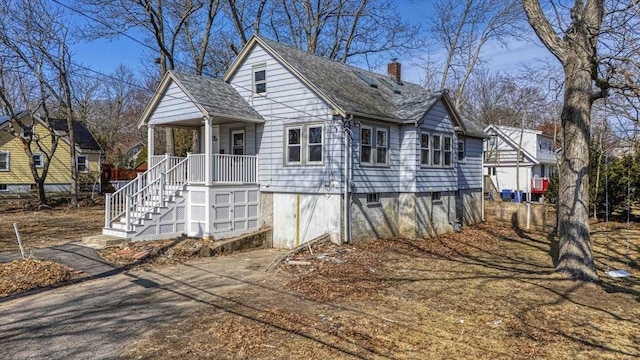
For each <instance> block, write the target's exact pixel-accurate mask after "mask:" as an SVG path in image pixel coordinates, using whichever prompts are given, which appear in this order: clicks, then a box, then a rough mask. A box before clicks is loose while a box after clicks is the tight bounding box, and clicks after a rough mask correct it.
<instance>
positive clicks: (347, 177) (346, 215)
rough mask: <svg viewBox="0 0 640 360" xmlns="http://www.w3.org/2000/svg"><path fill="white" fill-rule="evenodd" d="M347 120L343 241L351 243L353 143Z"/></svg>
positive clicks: (345, 124) (345, 129) (345, 125)
mask: <svg viewBox="0 0 640 360" xmlns="http://www.w3.org/2000/svg"><path fill="white" fill-rule="evenodd" d="M351 119H353V115H351V118H350V120H351ZM347 124H348V123H347V122H345V123H344V124H343V126H344V129H343V132H344V204H343V205H344V209H343V214H344V219H343V220H344V225H343V226H344V238H343V242H344V243H349V242H350V241H351V236H350V235H351V231H350V225H351V222H350V220H351V212H350V211H349V210H350V207H351V198H350V195H349V187H350V186H351V179H350V171H349V170H350V159H351V143H350V141H349V128H348V127H347Z"/></svg>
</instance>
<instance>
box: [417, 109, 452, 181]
mask: <svg viewBox="0 0 640 360" xmlns="http://www.w3.org/2000/svg"><path fill="white" fill-rule="evenodd" d="M419 130H420V131H426V132H429V133H430V134H441V135H444V136H451V140H452V141H453V159H452V161H453V165H454V166H451V167H443V166H428V167H421V166H420V165H419V164H420V153H419V152H418V153H417V154H416V163H417V164H418V166H417V171H416V192H432V191H450V190H455V189H456V188H457V186H458V179H457V175H458V174H457V171H456V167H455V162H456V156H455V154H456V152H455V151H456V148H455V146H456V143H457V137H456V136H455V134H454V132H453V122H452V120H451V116H450V115H449V112H448V111H447V108H446V107H445V106H444V104H443V103H442V101H438V102H437V103H436V104H435V105H434V106H433V107H432V108H431V109H430V110H429V112H427V114H425V116H424V118H423V121H422V124H421V125H420V129H419ZM415 146H416V147H417V148H418V149H419V146H420V143H419V142H417V141H416V145H415ZM431 152H433V149H432V150H431Z"/></svg>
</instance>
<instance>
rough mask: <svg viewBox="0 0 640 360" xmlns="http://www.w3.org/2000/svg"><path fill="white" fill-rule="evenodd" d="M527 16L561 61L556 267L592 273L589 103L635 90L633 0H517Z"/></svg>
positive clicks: (577, 275)
mask: <svg viewBox="0 0 640 360" xmlns="http://www.w3.org/2000/svg"><path fill="white" fill-rule="evenodd" d="M522 2H523V5H524V10H525V13H526V14H527V18H528V21H529V24H530V25H531V27H532V28H533V30H534V31H535V33H536V34H537V35H538V37H539V38H540V40H541V41H542V42H543V43H544V45H545V46H546V47H547V48H548V49H549V51H551V53H553V55H554V56H555V57H556V58H557V59H558V60H559V61H560V63H561V64H562V67H563V69H564V102H563V107H562V115H561V121H562V131H563V135H564V136H563V139H564V140H563V146H562V147H563V153H562V158H561V161H560V173H559V175H560V184H559V194H558V218H559V219H558V220H559V236H560V239H559V241H560V246H559V254H558V263H557V265H556V270H557V271H559V272H562V273H566V274H568V275H569V276H570V277H571V278H573V279H577V280H595V279H597V278H598V275H597V272H596V268H595V264H594V262H593V256H592V253H591V245H590V235H589V223H588V220H589V172H588V168H589V140H590V117H591V107H592V105H593V102H594V101H596V100H597V99H600V98H604V97H607V96H608V95H609V92H610V91H616V92H618V94H621V95H633V93H634V92H635V93H636V94H635V95H636V97H637V88H638V87H637V73H638V72H637V70H638V68H637V64H638V62H637V61H635V60H637V56H638V53H637V51H638V47H637V41H638V37H637V31H638V30H637V26H635V25H637V22H638V17H637V12H636V11H637V8H636V7H637V4H636V0H631V1H624V2H622V1H614V0H611V1H606V2H605V1H604V0H586V1H583V0H575V1H573V3H572V4H571V3H569V4H568V2H567V1H549V2H548V3H547V4H548V5H549V6H548V7H547V10H548V11H547V12H546V13H545V11H544V10H543V9H542V7H541V5H540V1H539V0H522ZM634 58H635V59H634Z"/></svg>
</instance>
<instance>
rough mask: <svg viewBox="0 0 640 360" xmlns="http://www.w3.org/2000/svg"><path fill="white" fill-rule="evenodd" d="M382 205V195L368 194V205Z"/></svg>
mask: <svg viewBox="0 0 640 360" xmlns="http://www.w3.org/2000/svg"><path fill="white" fill-rule="evenodd" d="M377 204H380V193H377V192H376V193H368V194H367V205H377Z"/></svg>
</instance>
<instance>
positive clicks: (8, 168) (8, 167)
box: [0, 151, 11, 171]
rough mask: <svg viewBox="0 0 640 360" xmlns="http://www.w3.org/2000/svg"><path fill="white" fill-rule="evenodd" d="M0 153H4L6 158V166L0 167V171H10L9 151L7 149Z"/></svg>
mask: <svg viewBox="0 0 640 360" xmlns="http://www.w3.org/2000/svg"><path fill="white" fill-rule="evenodd" d="M0 154H6V156H7V157H6V159H7V167H6V168H0V171H11V153H10V152H8V151H0Z"/></svg>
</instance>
